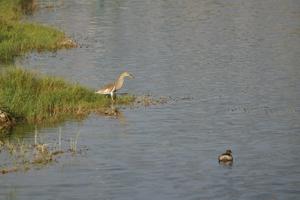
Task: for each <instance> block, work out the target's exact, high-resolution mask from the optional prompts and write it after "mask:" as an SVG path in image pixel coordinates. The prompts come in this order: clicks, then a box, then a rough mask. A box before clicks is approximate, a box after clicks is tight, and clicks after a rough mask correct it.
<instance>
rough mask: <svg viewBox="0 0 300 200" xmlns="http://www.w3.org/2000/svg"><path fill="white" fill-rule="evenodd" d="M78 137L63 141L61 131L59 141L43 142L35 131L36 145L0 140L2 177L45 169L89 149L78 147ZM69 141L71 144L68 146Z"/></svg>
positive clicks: (21, 141)
mask: <svg viewBox="0 0 300 200" xmlns="http://www.w3.org/2000/svg"><path fill="white" fill-rule="evenodd" d="M78 136H79V133H78V134H77V135H76V137H75V138H72V137H70V138H69V139H67V138H64V139H62V133H61V129H60V132H59V138H58V140H54V141H52V142H51V141H50V142H49V141H48V142H47V143H44V142H42V141H41V140H42V139H41V138H40V137H38V132H37V129H36V130H35V137H34V143H33V142H32V141H26V140H20V139H18V140H10V139H9V138H0V153H1V154H0V155H1V158H2V159H1V160H2V162H1V164H0V175H1V174H7V173H12V172H18V171H27V170H30V169H32V168H43V167H46V166H49V165H50V164H52V163H56V162H58V161H59V160H61V158H64V157H68V156H74V155H78V154H81V153H83V152H85V151H86V150H87V149H86V148H83V147H82V146H78ZM68 141H69V142H70V144H68Z"/></svg>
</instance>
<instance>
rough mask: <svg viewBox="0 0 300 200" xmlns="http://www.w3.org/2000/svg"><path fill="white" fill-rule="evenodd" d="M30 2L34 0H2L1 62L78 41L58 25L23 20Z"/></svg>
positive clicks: (72, 44)
mask: <svg viewBox="0 0 300 200" xmlns="http://www.w3.org/2000/svg"><path fill="white" fill-rule="evenodd" d="M30 2H31V3H32V4H30ZM30 5H31V7H32V6H33V5H35V4H34V1H33V0H1V1H0V61H2V62H8V61H12V60H13V58H14V57H16V56H19V55H24V53H26V52H29V51H33V50H36V51H45V50H50V51H55V50H57V49H60V48H71V47H76V43H75V42H73V41H72V40H71V39H69V38H68V37H67V36H66V35H65V34H64V33H63V32H61V31H59V30H57V29H55V28H52V27H47V26H43V25H39V24H34V23H24V22H20V21H19V20H20V18H21V16H22V14H23V13H24V12H25V11H24V10H28V9H29V8H28V7H30Z"/></svg>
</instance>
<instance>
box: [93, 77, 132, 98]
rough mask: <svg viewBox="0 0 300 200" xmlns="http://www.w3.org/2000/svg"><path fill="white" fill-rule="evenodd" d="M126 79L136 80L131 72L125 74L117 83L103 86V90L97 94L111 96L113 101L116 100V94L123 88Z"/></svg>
mask: <svg viewBox="0 0 300 200" xmlns="http://www.w3.org/2000/svg"><path fill="white" fill-rule="evenodd" d="M125 77H129V78H134V76H133V75H132V74H130V73H129V72H123V73H122V74H120V76H119V78H118V79H117V80H116V81H115V82H113V83H110V84H107V85H105V86H103V87H102V88H101V89H99V90H98V91H96V93H98V94H109V95H110V96H111V99H112V100H114V94H115V92H116V91H117V90H119V89H121V88H122V86H123V83H124V78H125Z"/></svg>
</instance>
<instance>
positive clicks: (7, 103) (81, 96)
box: [0, 67, 135, 124]
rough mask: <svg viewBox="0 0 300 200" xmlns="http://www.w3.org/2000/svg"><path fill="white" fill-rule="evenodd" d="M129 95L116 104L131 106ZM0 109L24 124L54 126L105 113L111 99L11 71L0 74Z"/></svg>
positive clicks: (57, 80)
mask: <svg viewBox="0 0 300 200" xmlns="http://www.w3.org/2000/svg"><path fill="white" fill-rule="evenodd" d="M134 99H135V98H134V97H133V96H130V95H125V96H120V97H118V98H117V101H116V103H117V104H131V103H132V102H134ZM0 105H1V106H2V107H3V108H4V109H5V110H6V111H7V112H9V113H11V114H12V115H13V116H15V117H17V119H22V120H25V121H26V122H28V123H35V124H38V123H45V122H46V123H47V122H56V121H59V120H62V119H64V118H66V117H74V116H75V117H76V116H82V115H87V114H89V113H90V112H100V113H101V112H102V113H105V111H106V109H107V107H110V105H111V99H110V98H106V96H104V95H99V94H96V93H95V92H94V91H93V90H91V89H87V88H85V87H82V86H80V85H78V84H71V83H68V82H66V81H64V80H63V79H60V78H56V77H50V76H43V75H41V74H39V73H37V72H32V71H28V70H24V69H20V68H14V67H11V68H10V69H7V70H5V71H3V72H2V73H1V74H0Z"/></svg>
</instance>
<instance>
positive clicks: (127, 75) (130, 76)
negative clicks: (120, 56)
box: [120, 72, 134, 78]
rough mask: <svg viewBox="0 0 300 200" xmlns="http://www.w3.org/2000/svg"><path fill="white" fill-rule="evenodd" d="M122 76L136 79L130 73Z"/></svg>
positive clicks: (124, 73)
mask: <svg viewBox="0 0 300 200" xmlns="http://www.w3.org/2000/svg"><path fill="white" fill-rule="evenodd" d="M120 76H122V77H124V78H125V77H129V78H134V76H133V75H132V74H130V73H129V72H123V73H122V74H121V75H120Z"/></svg>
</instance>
